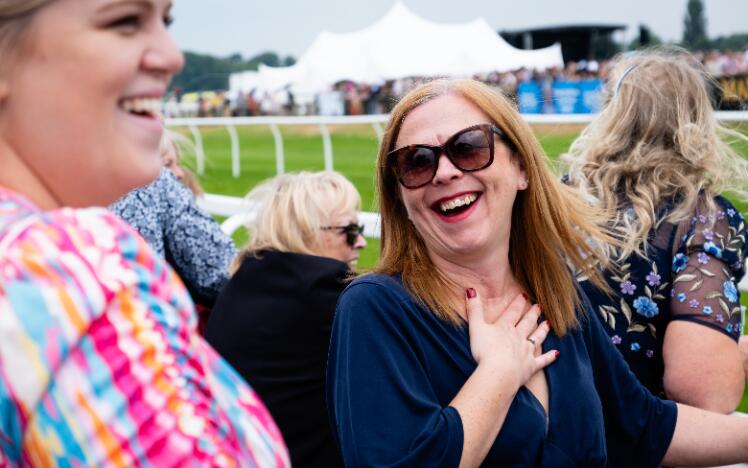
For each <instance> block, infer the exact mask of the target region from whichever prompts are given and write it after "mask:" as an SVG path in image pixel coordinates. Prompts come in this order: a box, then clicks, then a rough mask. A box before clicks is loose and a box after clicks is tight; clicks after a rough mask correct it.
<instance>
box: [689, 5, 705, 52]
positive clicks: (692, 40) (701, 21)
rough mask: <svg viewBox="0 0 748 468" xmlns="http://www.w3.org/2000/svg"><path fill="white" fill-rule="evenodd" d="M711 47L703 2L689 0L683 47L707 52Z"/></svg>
mask: <svg viewBox="0 0 748 468" xmlns="http://www.w3.org/2000/svg"><path fill="white" fill-rule="evenodd" d="M709 45H710V44H709V39H708V38H707V36H706V17H705V16H704V4H703V3H702V1H701V0H688V5H687V6H686V16H685V18H684V19H683V46H684V47H686V48H688V49H690V50H705V49H708V48H709Z"/></svg>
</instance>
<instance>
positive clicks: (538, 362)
mask: <svg viewBox="0 0 748 468" xmlns="http://www.w3.org/2000/svg"><path fill="white" fill-rule="evenodd" d="M560 355H561V353H559V352H558V350H555V349H553V350H551V351H548V352H547V353H543V354H541V355H540V356H537V357H535V371H534V372H533V373H535V372H537V371H539V370H541V369H545V368H546V367H548V366H549V365H551V364H553V363H554V362H555V361H556V359H558V357H559V356H560Z"/></svg>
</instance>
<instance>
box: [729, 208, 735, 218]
mask: <svg viewBox="0 0 748 468" xmlns="http://www.w3.org/2000/svg"><path fill="white" fill-rule="evenodd" d="M727 216H729V217H731V218H732V217H733V216H735V210H733V209H732V208H728V209H727Z"/></svg>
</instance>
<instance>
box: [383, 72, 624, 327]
mask: <svg viewBox="0 0 748 468" xmlns="http://www.w3.org/2000/svg"><path fill="white" fill-rule="evenodd" d="M448 94H456V95H459V96H461V97H463V98H465V99H467V100H468V101H470V102H471V103H472V104H474V105H475V106H476V107H478V108H479V109H480V110H481V111H482V112H483V113H485V114H486V115H487V116H488V117H489V118H490V119H491V121H492V122H493V123H494V124H495V125H496V126H497V127H499V128H500V129H501V130H502V131H503V132H504V134H505V135H506V138H507V139H508V140H509V141H510V142H511V145H510V147H513V149H514V153H515V156H516V157H517V158H519V161H520V163H521V165H522V167H523V168H524V170H525V171H526V174H527V177H528V180H529V187H528V188H527V189H526V190H523V191H521V192H518V194H517V198H516V200H515V202H514V207H513V209H512V220H511V226H512V227H511V234H510V241H509V262H510V265H511V268H512V273H513V274H514V275H515V278H516V279H517V281H518V282H519V283H520V284H521V285H522V287H524V288H525V290H526V291H527V292H528V293H529V294H530V295H531V296H532V298H533V299H534V300H535V301H536V302H537V303H538V304H540V306H541V308H542V309H543V311H544V313H545V315H546V317H547V318H548V320H550V322H551V323H552V325H553V328H554V330H555V331H556V332H557V333H559V334H564V333H565V332H566V331H567V330H568V329H569V328H570V327H573V326H575V325H576V324H577V319H576V309H577V307H578V306H579V305H580V297H579V295H578V292H577V288H576V284H575V280H574V276H573V273H572V271H571V270H570V269H569V265H568V264H567V260H568V262H569V263H570V264H571V265H572V266H573V267H574V268H577V269H579V270H582V271H583V272H584V273H585V274H587V275H588V276H589V277H590V279H591V280H592V281H593V282H594V283H595V284H596V285H599V286H600V287H601V288H602V289H604V290H606V288H605V286H604V285H603V279H602V277H601V276H600V273H599V271H597V270H596V269H595V268H594V266H593V265H592V264H593V263H594V261H599V262H603V263H606V258H605V257H604V255H603V254H602V253H601V252H600V251H598V250H596V249H594V248H593V247H592V244H593V243H594V240H598V241H602V242H609V241H612V238H611V237H610V236H609V235H607V234H606V232H605V230H604V229H603V228H600V227H598V225H596V224H595V222H594V221H595V220H596V218H595V216H596V211H595V210H594V209H591V208H590V207H589V206H588V204H587V203H585V202H584V201H583V200H582V199H581V198H579V197H578V196H577V194H576V193H575V192H574V191H573V190H571V189H570V188H568V187H565V186H563V185H562V184H561V183H560V182H559V181H558V179H557V177H556V176H555V175H554V174H553V173H552V172H551V170H550V169H549V168H548V166H547V162H546V158H545V154H544V153H543V150H542V149H541V147H540V145H539V144H538V142H537V140H536V139H535V137H534V136H533V133H532V131H531V130H530V127H529V126H528V125H527V124H526V123H525V122H524V121H523V120H522V118H521V116H520V115H519V113H518V112H517V111H516V109H515V108H514V107H513V105H512V104H511V103H510V101H509V100H508V99H507V98H505V97H504V96H502V95H500V94H498V93H497V92H495V91H494V90H492V89H491V88H489V87H488V86H486V85H484V84H482V83H479V82H477V81H474V80H435V81H432V82H429V83H426V84H424V85H421V86H420V87H417V88H415V89H414V90H412V91H411V92H410V93H408V94H407V95H406V96H405V97H403V99H402V100H401V101H400V102H399V103H398V104H397V105H396V106H395V108H394V109H393V110H392V113H391V114H390V120H389V123H388V126H387V130H386V132H385V134H384V138H383V140H382V144H381V147H380V149H379V156H378V160H377V190H378V196H379V205H380V211H381V215H382V239H381V249H382V252H381V258H380V261H379V264H378V265H377V267H376V268H375V271H377V272H380V273H384V274H401V275H402V280H403V283H404V285H405V287H406V288H407V289H408V290H409V291H410V292H411V293H412V294H413V295H415V296H416V297H417V298H419V299H420V300H421V301H422V302H423V303H425V304H426V305H427V306H428V307H430V308H431V309H432V310H433V311H434V313H435V314H436V315H437V316H438V317H440V318H441V319H443V320H445V321H448V322H450V323H453V324H455V325H459V324H461V323H463V322H462V319H461V316H460V314H459V313H458V312H457V311H456V310H457V307H462V303H460V304H455V303H454V301H455V299H454V298H455V297H461V296H456V295H455V293H457V292H460V293H462V291H461V290H460V289H459V286H458V285H457V284H455V283H454V282H453V281H451V280H450V279H449V278H447V277H445V276H444V275H442V274H441V273H440V272H439V271H438V270H437V269H436V268H435V267H434V264H433V263H432V261H431V259H430V257H429V255H428V252H427V247H426V245H425V244H424V242H423V239H422V238H421V236H420V234H419V233H418V232H417V231H416V229H415V227H414V226H413V224H412V223H411V222H410V221H409V219H408V216H407V212H406V209H405V206H404V205H403V202H402V200H401V198H400V191H399V190H400V188H399V185H398V181H397V179H396V177H395V175H394V172H393V170H392V168H390V167H389V166H388V165H387V153H389V152H390V151H392V150H393V149H394V145H395V142H396V141H397V137H398V133H399V132H400V128H401V127H402V124H403V121H404V120H405V119H406V118H407V116H408V114H409V113H410V112H411V111H412V110H413V109H415V108H417V107H418V106H420V105H421V104H424V103H425V102H428V101H430V100H432V99H435V98H437V97H440V96H444V95H448ZM590 220H592V221H590ZM588 239H592V240H593V242H589V243H588Z"/></svg>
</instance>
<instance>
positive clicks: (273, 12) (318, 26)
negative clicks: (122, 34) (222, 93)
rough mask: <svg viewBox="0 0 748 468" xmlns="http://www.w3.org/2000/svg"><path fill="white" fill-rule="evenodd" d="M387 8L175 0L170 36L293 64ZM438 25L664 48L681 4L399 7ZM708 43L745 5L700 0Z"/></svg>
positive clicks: (675, 33)
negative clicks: (560, 30)
mask: <svg viewBox="0 0 748 468" xmlns="http://www.w3.org/2000/svg"><path fill="white" fill-rule="evenodd" d="M394 1H395V0H175V2H174V13H175V18H176V22H175V23H174V25H173V26H172V29H171V31H172V34H173V35H174V37H175V38H176V40H177V43H178V44H179V46H180V47H181V48H182V49H183V50H190V51H195V52H204V53H211V54H214V55H219V56H226V55H229V54H231V53H234V52H239V53H241V54H242V55H243V56H245V57H251V56H253V55H256V54H258V53H260V52H264V51H273V52H276V53H278V54H280V55H282V56H286V55H293V56H295V57H296V58H298V57H299V56H300V55H302V54H303V52H304V51H305V50H306V48H307V47H308V46H309V45H310V44H311V43H312V41H313V40H314V38H315V37H316V36H317V34H319V32H320V31H322V30H328V31H330V32H335V33H342V32H351V31H356V30H358V29H361V28H363V27H366V26H368V25H370V24H372V23H373V22H375V21H376V20H378V19H379V18H381V17H382V16H384V14H385V13H386V12H387V11H388V10H389V9H390V8H391V7H392V5H393V3H394ZM402 1H403V2H404V3H405V5H406V6H407V7H408V8H410V9H411V10H412V11H413V12H415V13H416V14H418V15H419V16H422V17H424V18H426V19H429V20H431V21H436V22H440V23H464V22H467V21H470V20H473V19H475V18H478V17H483V18H485V19H486V21H488V24H490V25H491V26H492V27H493V28H494V29H497V30H503V29H509V30H512V29H521V28H529V27H542V26H552V25H568V24H587V23H603V24H624V25H627V26H628V29H627V31H626V33H625V37H624V39H625V40H627V41H628V40H631V39H633V38H634V37H635V36H636V35H637V34H638V25H639V24H640V23H643V24H646V25H648V26H649V27H650V29H651V30H652V31H653V32H654V33H655V34H657V35H658V36H660V37H661V38H662V39H664V40H680V38H681V35H682V34H683V16H684V14H685V11H686V3H687V0H616V1H612V0H402ZM704 6H705V10H706V18H707V32H708V34H709V36H710V37H715V36H718V35H726V34H730V33H736V32H748V0H704Z"/></svg>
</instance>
